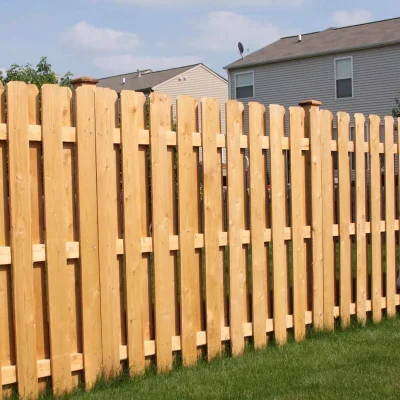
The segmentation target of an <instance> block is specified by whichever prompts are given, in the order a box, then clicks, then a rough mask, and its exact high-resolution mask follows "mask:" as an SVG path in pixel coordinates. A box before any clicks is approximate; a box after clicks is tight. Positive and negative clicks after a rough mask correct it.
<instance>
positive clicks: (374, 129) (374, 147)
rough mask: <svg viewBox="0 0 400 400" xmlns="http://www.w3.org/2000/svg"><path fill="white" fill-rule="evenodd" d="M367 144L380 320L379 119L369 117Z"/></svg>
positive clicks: (374, 278)
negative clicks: (369, 160) (369, 158)
mask: <svg viewBox="0 0 400 400" xmlns="http://www.w3.org/2000/svg"><path fill="white" fill-rule="evenodd" d="M369 120H370V132H369V143H370V152H371V162H370V169H371V183H370V186H371V189H370V192H371V195H370V196H371V198H370V201H371V247H372V296H371V297H372V317H373V319H374V321H375V322H379V321H380V320H381V318H382V249H381V245H382V240H381V188H382V187H381V163H380V156H379V129H380V118H379V117H378V116H377V115H371V116H370V117H369Z"/></svg>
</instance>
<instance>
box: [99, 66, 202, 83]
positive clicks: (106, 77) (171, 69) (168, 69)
mask: <svg viewBox="0 0 400 400" xmlns="http://www.w3.org/2000/svg"><path fill="white" fill-rule="evenodd" d="M200 64H203V63H197V64H190V65H182V66H181V67H174V68H166V69H161V70H158V71H152V70H151V69H150V68H147V69H143V70H141V72H143V71H150V72H149V73H148V74H149V75H150V74H156V73H158V72H166V71H173V70H174V69H181V68H191V67H194V66H196V65H200ZM131 74H137V71H132V72H127V73H125V74H117V75H111V76H105V77H104V78H99V80H103V79H109V78H116V77H117V76H124V75H131Z"/></svg>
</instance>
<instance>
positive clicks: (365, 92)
mask: <svg viewBox="0 0 400 400" xmlns="http://www.w3.org/2000/svg"><path fill="white" fill-rule="evenodd" d="M225 68H226V69H227V71H228V76H229V96H230V98H231V99H238V100H240V101H242V102H243V103H244V104H245V105H247V103H248V102H250V101H257V102H260V103H263V104H264V105H265V106H266V107H268V105H270V104H281V105H283V106H284V107H285V108H286V109H288V108H289V107H290V106H294V105H297V104H298V103H299V102H301V101H303V100H306V99H314V100H319V101H321V102H322V106H321V107H322V108H324V109H328V110H330V111H332V112H333V114H334V125H335V124H336V118H335V116H336V113H337V112H338V111H346V112H348V113H349V114H350V116H351V124H353V118H352V117H353V115H354V114H355V113H363V114H364V115H365V116H366V117H368V116H369V115H370V114H377V115H379V116H380V117H384V116H386V115H391V113H392V108H393V106H394V105H395V98H396V97H398V96H399V95H400V18H395V19H390V20H384V21H377V22H372V23H367V24H361V25H354V26H349V27H343V28H329V29H326V30H324V31H321V32H315V33H309V34H304V35H298V36H291V37H285V38H282V39H280V40H278V41H276V42H274V43H272V44H270V45H269V46H266V47H264V48H262V49H260V50H258V51H256V52H254V53H252V54H250V55H248V56H247V57H244V58H243V59H241V60H238V61H236V62H234V63H232V64H230V65H228V66H227V67H225ZM245 121H246V122H247V115H246V113H245ZM382 122H383V119H382ZM334 134H335V133H334ZM353 134H354V129H353V127H352V129H351V135H353ZM367 134H368V126H367ZM382 135H383V130H382V133H381V136H382ZM382 140H383V138H382ZM368 161H369V160H367V167H368ZM396 163H397V161H396ZM351 164H352V167H353V165H355V164H354V159H353V160H352V163H351ZM352 169H353V168H352ZM396 169H397V168H396Z"/></svg>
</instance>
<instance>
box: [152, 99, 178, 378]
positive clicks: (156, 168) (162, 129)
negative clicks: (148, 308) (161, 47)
mask: <svg viewBox="0 0 400 400" xmlns="http://www.w3.org/2000/svg"><path fill="white" fill-rule="evenodd" d="M171 105H172V103H171V99H170V97H168V96H165V95H162V94H159V93H152V94H151V96H150V142H151V184H152V186H151V190H152V208H153V214H152V215H153V222H152V225H153V253H154V293H155V296H154V300H155V331H156V356H157V369H158V370H159V371H168V370H170V369H171V367H172V334H173V330H174V322H175V321H174V315H175V310H174V305H175V304H174V297H175V287H174V284H175V279H174V278H173V277H174V276H175V271H174V267H175V265H174V260H173V259H172V260H171V255H170V251H169V235H170V231H171V227H170V224H172V221H171V216H172V215H171V210H170V208H171V207H170V204H169V201H170V200H169V198H166V197H167V196H166V194H167V193H168V192H169V190H170V188H169V187H168V185H171V184H172V183H173V179H172V176H171V174H170V169H169V168H168V164H169V153H168V150H167V130H169V129H170V128H171ZM171 261H172V262H171Z"/></svg>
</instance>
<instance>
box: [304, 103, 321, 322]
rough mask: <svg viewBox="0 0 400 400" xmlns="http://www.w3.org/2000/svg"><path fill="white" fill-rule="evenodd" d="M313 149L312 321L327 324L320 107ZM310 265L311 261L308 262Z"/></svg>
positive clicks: (313, 118) (313, 124)
mask: <svg viewBox="0 0 400 400" xmlns="http://www.w3.org/2000/svg"><path fill="white" fill-rule="evenodd" d="M309 112H310V116H309V118H310V122H309V124H310V153H311V197H312V199H311V203H312V204H311V207H312V212H311V215H312V221H311V225H312V238H311V240H312V271H313V277H312V283H313V297H312V299H313V301H312V312H313V325H314V327H315V329H323V327H324V254H323V251H322V249H323V217H324V213H323V203H322V198H323V194H322V181H323V179H325V176H323V175H322V143H321V142H322V140H321V136H322V135H321V118H320V115H321V114H320V110H319V107H311V109H310V111H309ZM307 267H308V268H310V265H308V264H307Z"/></svg>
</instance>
